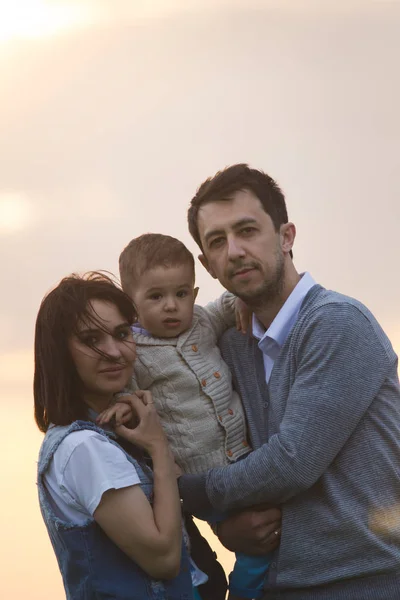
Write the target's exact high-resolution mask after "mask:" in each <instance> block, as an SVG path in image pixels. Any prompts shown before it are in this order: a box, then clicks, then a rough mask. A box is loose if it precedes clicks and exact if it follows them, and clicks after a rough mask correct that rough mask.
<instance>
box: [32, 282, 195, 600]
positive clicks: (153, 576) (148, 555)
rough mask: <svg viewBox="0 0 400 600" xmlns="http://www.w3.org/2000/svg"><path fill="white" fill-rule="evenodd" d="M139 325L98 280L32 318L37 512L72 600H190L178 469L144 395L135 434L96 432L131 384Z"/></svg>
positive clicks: (135, 405)
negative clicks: (38, 443) (134, 329)
mask: <svg viewBox="0 0 400 600" xmlns="http://www.w3.org/2000/svg"><path fill="white" fill-rule="evenodd" d="M134 321H135V312H134V308H133V306H132V303H131V301H130V299H129V298H128V297H127V296H126V295H125V294H124V293H123V292H122V291H121V290H120V289H119V288H117V287H116V286H115V285H114V284H113V283H112V282H111V280H110V279H108V278H106V277H105V276H103V275H99V274H92V275H90V276H89V277H87V278H80V277H77V276H71V277H67V278H65V279H63V280H62V281H61V283H60V284H59V285H58V286H57V287H56V288H55V289H54V290H53V291H52V292H50V293H49V294H48V295H47V296H46V297H45V299H44V300H43V302H42V304H41V307H40V310H39V313H38V317H37V322H36V332H35V376H34V401H35V419H36V423H37V425H38V427H39V429H40V430H41V431H43V432H45V434H46V435H45V438H44V441H43V444H42V447H41V450H40V455H39V464H38V488H39V501H40V508H41V512H42V515H43V519H44V521H45V524H46V527H47V530H48V533H49V536H50V539H51V542H52V545H53V548H54V551H55V554H56V556H57V560H58V564H59V567H60V570H61V573H62V576H63V581H64V586H65V590H66V594H67V598H68V599H73V600H87V599H94V598H96V599H100V598H103V599H105V598H108V599H111V598H113V599H121V600H122V599H128V598H129V599H130V600H132V599H138V600H145V599H146V598H149V599H157V600H161V599H164V598H169V599H171V600H173V599H176V600H178V599H179V600H182V599H188V600H190V599H192V598H193V590H192V583H191V577H190V568H189V557H188V553H187V551H186V548H185V545H184V544H183V543H182V522H181V510H180V500H179V495H178V488H177V483H176V476H175V471H174V461H173V458H172V455H171V453H170V450H169V447H168V443H167V440H166V438H165V436H164V433H163V430H162V428H161V425H160V423H159V421H158V417H157V414H156V412H155V409H154V406H153V403H152V400H151V395H150V393H149V392H139V393H138V394H137V395H136V396H131V397H129V402H130V403H131V406H132V409H133V411H134V412H135V414H136V415H137V419H138V424H137V426H136V427H135V428H134V429H129V428H127V427H126V426H124V425H119V426H116V427H115V432H113V431H105V430H103V429H101V428H99V427H97V426H96V425H95V423H94V421H95V419H96V416H97V414H98V413H100V412H101V411H102V410H104V409H105V408H106V407H107V406H108V404H109V402H110V400H111V399H112V397H113V395H114V394H115V393H116V392H118V391H120V390H121V389H123V388H124V386H126V384H127V383H128V381H129V380H130V377H131V375H132V369H133V362H134V360H135V344H134V342H133V339H132V334H131V328H130V326H131V325H132V323H133V322H134ZM116 434H117V435H116ZM117 436H118V438H117ZM121 438H122V439H123V440H122V439H121ZM138 446H139V447H141V448H143V449H144V450H146V451H147V453H148V454H149V455H150V457H151V459H152V464H153V473H152V472H151V471H150V470H149V468H148V467H147V466H146V464H145V462H144V460H143V456H142V454H141V451H139V450H138Z"/></svg>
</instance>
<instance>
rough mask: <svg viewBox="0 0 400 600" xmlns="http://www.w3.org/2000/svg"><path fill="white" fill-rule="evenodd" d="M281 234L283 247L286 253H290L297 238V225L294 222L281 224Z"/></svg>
mask: <svg viewBox="0 0 400 600" xmlns="http://www.w3.org/2000/svg"><path fill="white" fill-rule="evenodd" d="M280 236H281V248H282V250H283V252H284V253H285V254H289V252H290V251H291V249H292V248H293V244H294V240H295V238H296V226H295V225H294V224H293V223H284V224H283V225H281V229H280Z"/></svg>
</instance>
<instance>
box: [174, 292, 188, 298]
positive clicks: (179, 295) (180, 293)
mask: <svg viewBox="0 0 400 600" xmlns="http://www.w3.org/2000/svg"><path fill="white" fill-rule="evenodd" d="M176 295H177V296H178V298H186V296H187V295H188V292H187V291H186V290H180V292H177V293H176Z"/></svg>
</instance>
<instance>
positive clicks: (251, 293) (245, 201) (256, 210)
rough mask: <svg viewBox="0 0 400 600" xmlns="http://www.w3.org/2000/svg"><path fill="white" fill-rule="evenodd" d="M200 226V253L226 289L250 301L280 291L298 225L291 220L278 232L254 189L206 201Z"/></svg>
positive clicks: (200, 214)
mask: <svg viewBox="0 0 400 600" xmlns="http://www.w3.org/2000/svg"><path fill="white" fill-rule="evenodd" d="M198 228H199V234H200V239H201V244H202V247H203V251H204V254H203V255H202V256H200V257H199V258H200V260H201V262H202V263H203V265H204V266H205V267H206V268H207V270H208V271H209V273H210V274H211V275H212V276H213V277H215V278H217V279H219V281H220V282H221V284H222V285H223V286H224V287H225V288H226V289H227V290H229V291H230V292H232V293H234V294H235V295H236V296H238V297H239V298H242V299H243V300H244V301H245V302H249V303H250V304H251V303H254V302H255V303H256V302H257V301H258V300H265V298H266V297H273V296H275V295H277V294H279V293H280V291H281V289H282V287H283V284H284V274H285V261H286V259H287V256H288V254H289V251H290V249H291V247H292V244H293V240H294V235H295V229H294V226H293V225H292V224H291V223H287V224H285V225H282V226H281V228H280V231H276V230H275V227H274V225H273V222H272V220H271V217H270V216H269V215H268V214H267V213H266V212H265V211H264V209H263V207H262V204H261V202H260V201H259V199H258V198H257V197H256V196H255V195H254V194H253V193H252V192H250V191H248V190H243V191H242V190H241V191H238V192H235V193H234V194H233V195H232V199H231V200H221V201H217V202H211V203H209V204H205V205H204V206H202V207H201V208H200V209H199V213H198Z"/></svg>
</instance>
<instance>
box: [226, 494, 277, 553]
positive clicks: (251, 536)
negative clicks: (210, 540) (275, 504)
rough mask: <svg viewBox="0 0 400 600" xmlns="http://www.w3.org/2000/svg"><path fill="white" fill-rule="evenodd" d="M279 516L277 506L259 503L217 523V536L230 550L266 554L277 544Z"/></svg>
mask: <svg viewBox="0 0 400 600" xmlns="http://www.w3.org/2000/svg"><path fill="white" fill-rule="evenodd" d="M281 518H282V515H281V511H280V509H279V508H271V507H268V506H267V505H265V504H260V505H259V506H257V507H253V508H252V509H251V510H245V511H243V512H240V513H237V514H236V515H233V516H231V517H229V518H228V519H225V521H222V522H221V523H219V524H218V528H217V533H218V537H219V540H220V542H221V544H223V545H224V546H225V548H228V550H231V552H242V553H243V554H249V555H260V554H267V553H268V552H271V551H272V550H275V548H276V547H277V546H278V545H279V541H280V532H281Z"/></svg>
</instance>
